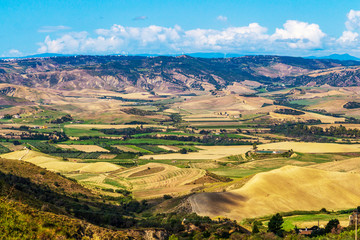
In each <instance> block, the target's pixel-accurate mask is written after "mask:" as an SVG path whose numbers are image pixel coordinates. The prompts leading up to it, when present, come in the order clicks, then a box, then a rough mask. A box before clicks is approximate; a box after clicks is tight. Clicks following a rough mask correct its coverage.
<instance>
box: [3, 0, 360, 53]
mask: <svg viewBox="0 0 360 240" xmlns="http://www.w3.org/2000/svg"><path fill="white" fill-rule="evenodd" d="M359 34H360V1H359V0H341V1H340V0H271V1H270V0H191V1H188V0H0V57H18V56H26V55H31V54H39V53H59V54H97V55H107V54H163V55H165V54H186V53H198V52H205V53H211V52H214V53H224V54H226V53H237V54H244V55H246V54H264V55H265V54H275V55H288V56H326V55H330V54H335V53H337V54H343V53H348V54H350V55H353V56H357V57H360V36H359Z"/></svg>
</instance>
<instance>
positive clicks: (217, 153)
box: [140, 146, 360, 160]
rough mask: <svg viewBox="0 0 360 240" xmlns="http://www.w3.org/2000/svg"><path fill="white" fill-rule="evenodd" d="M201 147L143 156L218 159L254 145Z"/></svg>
mask: <svg viewBox="0 0 360 240" xmlns="http://www.w3.org/2000/svg"><path fill="white" fill-rule="evenodd" d="M196 147H197V148H200V149H201V150H199V152H189V153H187V154H181V153H170V154H158V155H151V156H142V157H140V158H142V159H150V158H153V159H157V160H164V159H173V160H177V159H188V160H196V159H199V160H200V159H202V160H205V159H208V160H211V159H218V158H223V157H226V156H229V155H238V154H242V153H246V152H247V151H249V150H251V149H252V146H196ZM359 150H360V149H359Z"/></svg>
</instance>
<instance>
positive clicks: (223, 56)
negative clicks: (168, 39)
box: [187, 53, 245, 58]
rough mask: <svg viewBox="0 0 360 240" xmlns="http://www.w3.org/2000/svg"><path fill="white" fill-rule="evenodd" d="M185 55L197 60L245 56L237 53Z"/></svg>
mask: <svg viewBox="0 0 360 240" xmlns="http://www.w3.org/2000/svg"><path fill="white" fill-rule="evenodd" d="M187 55H189V56H191V57H197V58H233V57H243V56H245V55H243V54H237V53H189V54H187Z"/></svg>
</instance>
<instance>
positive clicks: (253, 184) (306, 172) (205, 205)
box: [189, 166, 360, 220]
mask: <svg viewBox="0 0 360 240" xmlns="http://www.w3.org/2000/svg"><path fill="white" fill-rule="evenodd" d="M359 184H360V175H358V174H352V173H339V172H329V171H322V170H317V169H312V168H305V167H295V166H286V167H282V168H280V169H276V170H272V171H270V172H265V173H259V174H257V175H255V176H254V177H253V178H252V179H251V180H250V181H248V182H247V183H246V184H245V185H244V186H243V187H241V188H240V189H236V190H233V191H229V192H224V193H200V194H196V195H193V196H191V197H190V198H189V200H190V203H191V206H192V208H193V211H194V212H196V213H197V214H200V215H203V216H204V215H207V216H211V217H216V216H225V217H229V218H232V219H237V220H240V219H244V218H253V217H260V216H265V215H271V214H275V213H277V212H289V211H294V210H320V209H321V208H326V209H328V210H340V209H346V208H353V207H354V206H357V205H358V203H359V202H360V189H359V188H355V187H354V186H357V185H359Z"/></svg>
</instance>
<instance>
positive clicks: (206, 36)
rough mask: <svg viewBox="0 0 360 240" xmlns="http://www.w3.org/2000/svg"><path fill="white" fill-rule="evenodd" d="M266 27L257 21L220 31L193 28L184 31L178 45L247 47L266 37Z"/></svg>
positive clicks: (217, 47) (188, 46)
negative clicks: (182, 40)
mask: <svg viewBox="0 0 360 240" xmlns="http://www.w3.org/2000/svg"><path fill="white" fill-rule="evenodd" d="M266 31H267V29H266V28H264V27H262V26H260V25H259V24H258V23H251V24H249V26H245V27H229V28H226V29H224V30H222V31H220V30H213V29H194V30H189V31H186V32H185V36H184V38H183V39H184V42H183V43H180V44H179V45H180V46H181V45H182V46H183V47H187V48H194V47H195V49H194V50H231V49H239V48H247V47H249V46H253V45H256V44H257V43H258V42H259V41H263V40H265V39H268V35H266Z"/></svg>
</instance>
